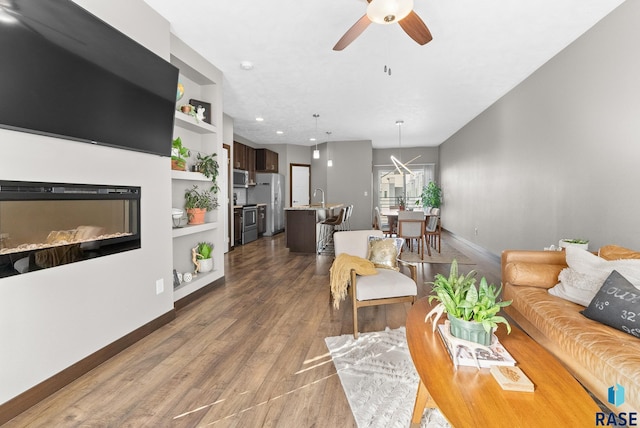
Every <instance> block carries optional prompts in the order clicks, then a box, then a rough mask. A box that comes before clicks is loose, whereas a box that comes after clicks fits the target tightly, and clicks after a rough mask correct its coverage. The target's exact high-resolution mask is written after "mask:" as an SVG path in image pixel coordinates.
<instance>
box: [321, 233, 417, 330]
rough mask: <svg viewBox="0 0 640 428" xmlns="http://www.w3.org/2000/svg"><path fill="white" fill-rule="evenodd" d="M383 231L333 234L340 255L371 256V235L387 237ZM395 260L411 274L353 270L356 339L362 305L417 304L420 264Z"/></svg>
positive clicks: (351, 278)
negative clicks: (364, 273) (418, 266)
mask: <svg viewBox="0 0 640 428" xmlns="http://www.w3.org/2000/svg"><path fill="white" fill-rule="evenodd" d="M383 234H384V233H383V232H382V231H381V230H354V231H344V232H336V233H335V234H334V236H333V239H334V245H335V254H336V257H338V256H339V255H340V254H342V253H346V254H349V255H352V256H358V257H361V258H364V259H367V258H368V253H369V237H370V236H375V237H379V238H383V237H384V235H383ZM386 239H396V238H386ZM395 261H396V262H397V263H398V264H399V265H403V267H406V268H408V270H409V274H410V276H407V275H406V274H404V273H402V272H400V271H397V270H394V269H387V268H376V270H377V274H376V275H365V276H360V275H357V274H356V272H355V270H354V269H351V273H350V287H349V296H350V298H351V304H352V308H353V336H354V338H357V337H358V308H361V307H364V306H376V305H388V304H392V303H403V302H410V303H411V304H413V303H414V302H415V300H416V295H417V294H418V287H417V273H416V267H415V265H412V264H410V263H406V262H403V261H401V260H397V259H396V260H395ZM394 264H395V263H394Z"/></svg>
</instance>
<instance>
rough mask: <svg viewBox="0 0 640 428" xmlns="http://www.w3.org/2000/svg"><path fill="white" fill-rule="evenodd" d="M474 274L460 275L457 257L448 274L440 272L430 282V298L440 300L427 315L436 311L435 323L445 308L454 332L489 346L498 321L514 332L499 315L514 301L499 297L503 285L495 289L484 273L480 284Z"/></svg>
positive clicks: (472, 272)
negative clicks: (500, 299) (477, 283)
mask: <svg viewBox="0 0 640 428" xmlns="http://www.w3.org/2000/svg"><path fill="white" fill-rule="evenodd" d="M475 276H476V271H475V270H472V271H471V272H469V273H468V274H467V275H462V274H460V275H459V274H458V261H457V260H455V259H454V260H453V262H452V263H451V269H450V271H449V276H448V277H446V276H444V275H442V274H437V275H436V276H435V279H434V281H433V282H430V283H429V284H431V286H432V295H430V296H429V302H432V301H433V300H436V301H438V302H439V304H438V305H437V306H436V308H434V310H433V311H432V312H430V313H429V315H427V318H430V317H431V315H432V314H434V313H435V314H436V320H434V321H433V322H434V324H435V322H436V321H437V318H439V317H440V315H442V313H443V312H446V313H447V317H448V318H449V322H450V323H451V334H452V335H453V336H455V337H457V338H460V339H464V340H468V341H471V342H475V343H479V344H481V345H484V346H489V345H490V344H491V335H492V333H493V331H494V330H495V329H496V328H497V327H498V324H504V325H505V326H506V328H507V332H508V333H510V332H511V326H510V325H509V322H508V321H507V320H506V319H505V318H504V317H502V316H500V315H498V312H499V311H500V310H501V309H502V308H503V307H505V306H509V305H510V304H511V301H506V302H505V301H498V298H499V296H500V291H501V289H502V287H500V288H497V289H496V286H495V285H493V284H491V285H488V284H487V280H486V279H485V278H484V277H482V279H481V280H480V285H479V287H477V286H476V278H475Z"/></svg>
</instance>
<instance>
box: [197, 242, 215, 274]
mask: <svg viewBox="0 0 640 428" xmlns="http://www.w3.org/2000/svg"><path fill="white" fill-rule="evenodd" d="M196 258H197V259H198V261H199V262H200V267H199V268H198V272H211V271H212V270H213V244H212V243H211V242H199V243H198V247H197V250H196Z"/></svg>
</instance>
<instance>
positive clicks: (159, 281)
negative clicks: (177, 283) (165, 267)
mask: <svg viewBox="0 0 640 428" xmlns="http://www.w3.org/2000/svg"><path fill="white" fill-rule="evenodd" d="M163 291H164V278H160V279H157V280H156V294H160V293H162V292H163Z"/></svg>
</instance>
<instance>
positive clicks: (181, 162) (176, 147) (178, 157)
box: [171, 137, 191, 171]
mask: <svg viewBox="0 0 640 428" xmlns="http://www.w3.org/2000/svg"><path fill="white" fill-rule="evenodd" d="M189 156H191V151H190V150H189V149H188V148H186V147H185V146H183V145H182V140H181V139H180V137H178V138H176V139H175V140H173V142H172V143H171V169H174V170H176V171H184V170H185V169H186V165H187V159H186V158H188V157H189Z"/></svg>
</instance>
